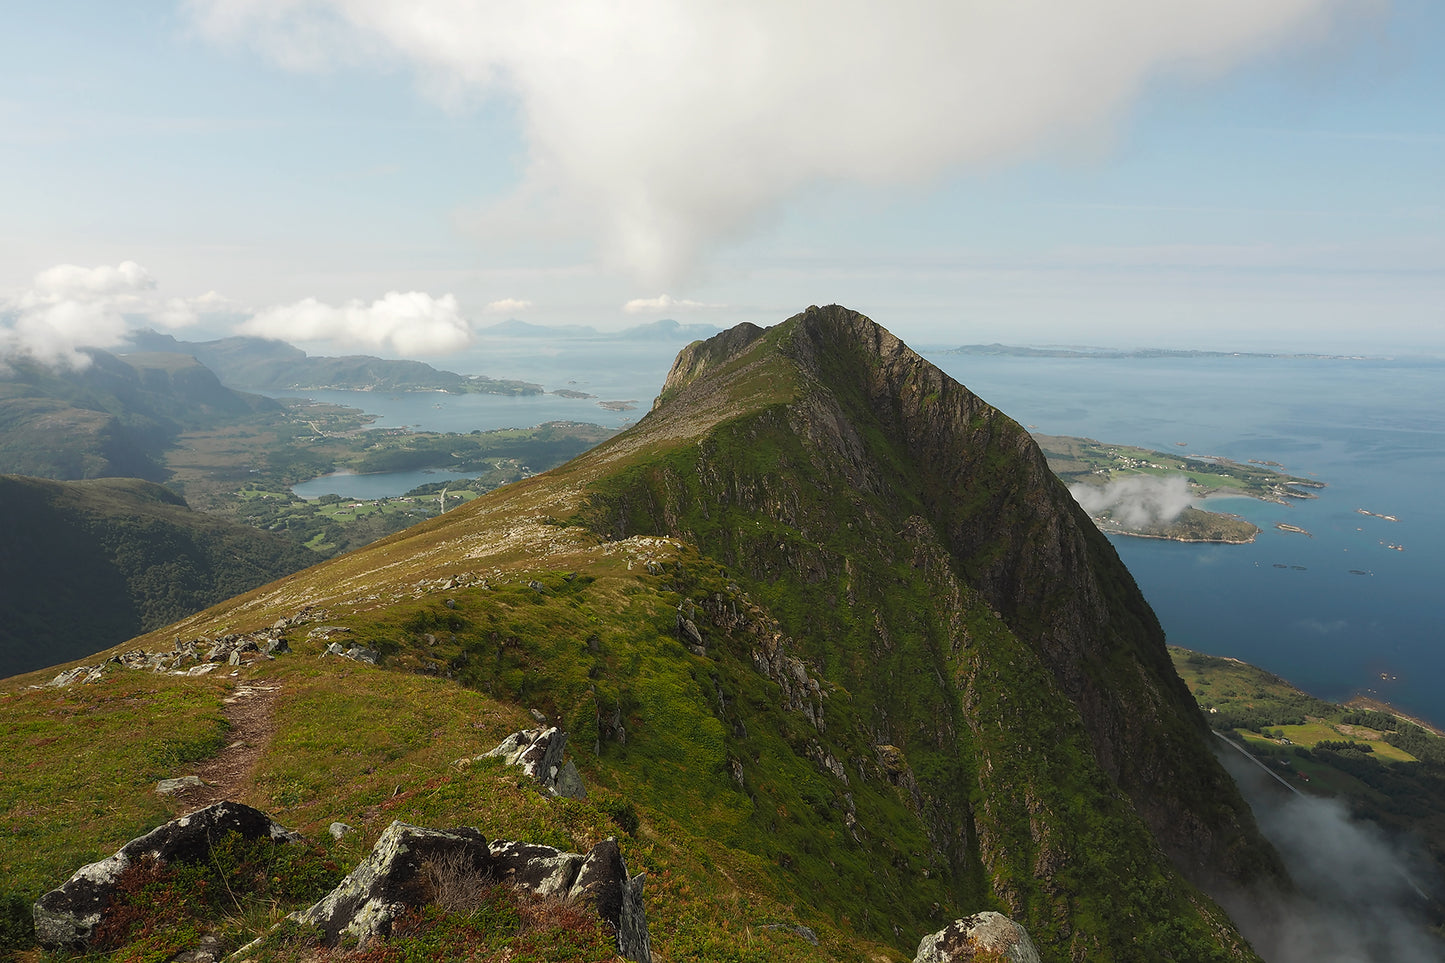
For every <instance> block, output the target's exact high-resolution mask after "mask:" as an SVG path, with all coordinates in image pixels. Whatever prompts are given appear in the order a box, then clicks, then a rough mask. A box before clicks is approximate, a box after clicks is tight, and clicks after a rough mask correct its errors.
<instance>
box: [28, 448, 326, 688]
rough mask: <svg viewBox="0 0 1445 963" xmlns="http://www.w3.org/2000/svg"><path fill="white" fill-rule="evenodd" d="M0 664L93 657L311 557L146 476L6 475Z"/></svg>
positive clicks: (293, 568)
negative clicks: (197, 508) (198, 507)
mask: <svg viewBox="0 0 1445 963" xmlns="http://www.w3.org/2000/svg"><path fill="white" fill-rule="evenodd" d="M0 531H3V532H4V533H5V535H4V538H5V545H4V553H3V555H0V584H3V585H4V586H5V590H4V592H3V594H0V674H5V675H9V674H12V673H15V672H19V671H25V670H28V669H31V668H34V667H35V666H40V665H51V664H54V663H57V662H63V661H67V660H69V659H74V658H77V657H79V656H83V655H87V654H89V653H91V652H95V651H97V650H99V649H102V648H105V647H106V646H109V645H114V644H116V643H118V642H121V641H123V640H125V639H128V638H131V637H132V636H134V635H136V634H138V633H140V632H143V631H146V630H147V629H153V628H156V627H158V626H161V625H165V624H167V623H169V622H172V621H174V620H175V619H177V618H179V617H181V616H183V615H186V614H188V613H191V612H195V611H197V610H199V609H201V608H204V607H205V606H207V605H209V604H212V603H214V602H216V601H218V600H220V599H223V598H229V597H230V596H232V595H235V594H237V593H238V592H243V591H245V590H247V589H249V588H252V587H254V586H256V585H259V584H262V583H265V582H268V581H270V580H272V579H274V578H276V577H278V576H280V575H283V574H285V573H287V572H293V571H296V570H297V569H300V568H304V567H305V566H307V565H309V564H311V563H312V561H314V557H313V556H312V555H311V553H309V552H307V551H306V550H304V549H302V548H301V547H300V546H297V545H293V544H291V543H289V542H287V541H285V540H283V539H281V538H279V537H277V536H275V535H271V534H269V533H267V532H260V531H257V530H255V529H253V528H249V527H247V526H243V525H239V524H235V523H232V522H227V521H224V520H221V519H217V518H213V517H211V516H208V515H203V514H201V513H200V512H194V511H191V510H190V509H188V508H187V507H186V506H185V504H184V503H183V502H181V501H180V499H179V498H178V497H177V496H175V495H174V494H172V493H171V492H169V491H167V490H166V489H164V488H161V487H160V486H159V485H154V484H152V483H150V482H144V481H140V480H137V479H127V478H108V479H93V480H89V481H76V482H54V481H47V480H43V479H37V478H23V477H19V476H15V475H0Z"/></svg>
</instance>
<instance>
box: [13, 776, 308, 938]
mask: <svg viewBox="0 0 1445 963" xmlns="http://www.w3.org/2000/svg"><path fill="white" fill-rule="evenodd" d="M232 832H235V833H239V834H240V835H241V836H242V837H244V838H246V839H270V840H273V841H275V842H278V843H289V842H295V841H297V840H299V839H300V838H301V837H300V836H298V835H296V833H294V832H292V831H291V830H289V829H286V828H285V827H283V826H280V825H278V824H277V823H275V822H274V821H272V819H271V817H270V816H267V815H266V814H265V813H263V812H261V811H260V810H259V809H252V808H251V807H250V806H243V805H242V804H240V803H236V802H229V801H228V802H219V803H216V804H215V805H212V806H207V807H206V808H205V809H198V810H196V811H195V812H193V813H188V814H187V815H184V816H181V817H179V818H177V819H173V820H171V821H170V822H168V823H166V824H164V825H162V826H158V827H156V828H155V829H153V830H151V831H150V832H148V833H146V834H145V835H144V836H140V837H138V838H136V839H132V840H131V841H130V842H128V843H126V844H125V845H124V846H122V847H121V848H120V849H119V850H117V851H116V853H115V854H114V855H112V856H109V857H107V858H105V859H103V860H101V861H100V862H98V863H91V864H89V865H88V866H82V867H81V868H80V869H78V870H76V871H75V875H73V876H71V877H70V879H69V880H67V881H66V882H65V884H64V885H62V886H60V887H59V888H58V889H53V890H51V891H50V892H48V893H46V894H45V895H44V896H42V897H40V899H39V900H37V901H36V902H35V937H36V939H37V940H38V941H39V942H40V943H41V944H42V945H44V946H47V947H50V948H57V947H78V948H83V947H84V946H85V945H86V944H87V943H88V942H89V941H90V938H91V935H92V934H93V933H94V931H95V927H96V925H97V924H98V923H99V922H100V918H101V914H103V913H104V912H105V910H106V908H107V907H108V906H109V905H110V900H111V896H112V894H113V893H114V892H115V885H116V882H117V881H118V880H119V879H120V875H121V874H122V873H123V872H125V870H126V867H128V866H130V864H131V863H133V862H135V861H136V860H138V859H141V858H142V857H145V856H149V857H151V858H152V859H155V860H156V861H158V862H160V863H169V862H173V861H182V862H197V861H200V860H202V859H205V858H207V857H208V855H209V854H210V850H211V843H212V841H213V840H217V839H220V838H221V837H223V836H225V835H226V834H227V833H232Z"/></svg>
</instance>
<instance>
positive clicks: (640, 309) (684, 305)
mask: <svg viewBox="0 0 1445 963" xmlns="http://www.w3.org/2000/svg"><path fill="white" fill-rule="evenodd" d="M720 307H722V305H721V304H708V303H706V302H703V301H689V300H687V299H686V298H675V297H673V296H672V295H670V294H659V295H658V296H657V297H655V298H633V299H632V300H631V301H628V302H627V303H626V304H624V305H623V306H622V310H623V311H626V312H627V313H628V314H642V313H644V312H648V311H698V310H703V309H706V308H720Z"/></svg>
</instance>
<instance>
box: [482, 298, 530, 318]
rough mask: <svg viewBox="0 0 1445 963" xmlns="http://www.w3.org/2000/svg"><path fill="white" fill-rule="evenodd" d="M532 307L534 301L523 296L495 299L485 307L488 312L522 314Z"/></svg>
mask: <svg viewBox="0 0 1445 963" xmlns="http://www.w3.org/2000/svg"><path fill="white" fill-rule="evenodd" d="M530 307H532V302H531V301H527V300H525V299H522V298H502V299H501V300H500V301H493V302H492V303H490V304H488V305H487V306H486V308H485V309H484V310H485V311H486V312H487V313H488V314H520V313H521V312H523V311H526V310H527V309H528V308H530Z"/></svg>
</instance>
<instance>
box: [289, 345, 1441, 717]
mask: <svg viewBox="0 0 1445 963" xmlns="http://www.w3.org/2000/svg"><path fill="white" fill-rule="evenodd" d="M679 347H680V345H657V344H640V345H639V344H617V343H601V344H599V343H596V342H573V343H568V342H557V343H549V344H548V345H547V346H546V347H545V348H542V347H541V346H540V345H538V344H537V343H535V342H524V341H518V342H515V343H513V344H511V345H510V346H509V347H508V348H507V350H506V351H505V352H499V351H496V350H492V351H490V352H489V353H488V354H487V355H486V356H485V357H473V358H459V359H455V360H453V361H451V362H450V363H446V364H444V365H443V366H444V367H449V368H451V369H452V370H458V371H464V372H467V373H485V374H488V375H490V376H492V377H514V378H523V379H525V380H530V381H536V382H540V383H542V384H544V385H545V386H546V387H547V388H549V389H554V388H562V387H572V388H575V389H578V390H584V391H590V392H592V393H594V394H597V395H599V396H600V397H602V398H606V399H624V400H635V401H636V402H637V406H638V407H637V410H636V411H634V412H628V413H620V414H619V413H614V412H608V411H605V410H603V409H600V408H597V407H596V405H595V402H592V401H585V400H570V399H562V398H558V397H556V396H553V395H547V396H541V397H540V398H531V399H525V398H524V399H517V398H507V397H499V396H490V395H467V396H437V395H433V394H417V395H412V394H407V395H399V396H387V395H385V394H382V393H375V392H325V393H318V394H317V395H316V397H322V398H324V399H325V400H328V401H335V402H339V403H344V404H351V405H353V406H355V407H360V408H362V409H364V410H366V411H369V412H372V413H374V414H377V415H378V416H379V420H378V421H377V424H378V425H379V426H381V425H410V426H413V427H416V428H421V429H428V430H438V431H471V430H474V429H482V430H486V429H488V428H499V427H510V426H526V425H531V424H537V423H540V422H542V421H548V420H554V419H559V418H561V419H566V420H576V421H590V422H593V423H597V424H604V425H608V426H610V427H623V426H625V424H627V423H630V421H631V420H633V419H634V418H640V417H641V416H642V415H643V414H644V413H645V412H646V411H647V409H648V407H649V406H650V404H651V400H652V398H653V396H654V395H656V393H657V391H658V389H659V388H660V387H661V384H662V381H663V378H664V377H665V375H666V373H667V369H668V366H669V364H670V363H671V360H672V358H673V356H674V354H675V352H676V350H677V349H678V348H679ZM922 353H923V354H925V356H927V357H928V358H929V360H931V361H933V362H934V363H936V364H938V365H939V367H941V368H943V370H945V371H946V372H948V373H949V374H950V375H952V376H953V377H954V378H956V379H958V380H959V381H961V382H963V383H964V384H965V385H967V386H968V387H969V388H970V389H972V390H973V391H974V392H975V393H976V394H978V395H979V396H981V397H982V398H983V399H984V400H985V401H988V402H989V403H990V404H993V405H995V406H996V407H998V408H1000V409H1002V410H1003V411H1004V412H1006V413H1007V414H1009V415H1010V416H1012V417H1013V418H1015V419H1016V420H1018V421H1019V422H1021V423H1023V424H1025V425H1027V426H1029V427H1030V428H1031V429H1033V430H1036V431H1038V432H1041V433H1044V434H1055V435H1081V436H1085V437H1091V438H1096V439H1099V440H1101V441H1108V442H1115V443H1119V444H1129V445H1139V446H1143V447H1148V448H1155V449H1159V450H1161V451H1168V452H1171V453H1177V454H1195V455H1220V456H1224V457H1227V458H1232V459H1234V460H1237V461H1248V460H1249V459H1257V460H1261V461H1275V462H1280V463H1281V464H1282V465H1283V466H1284V467H1283V469H1282V470H1284V471H1286V472H1288V473H1290V474H1293V475H1300V476H1304V477H1307V478H1313V479H1317V480H1319V481H1322V482H1325V483H1326V485H1327V487H1326V488H1324V489H1321V490H1319V491H1318V492H1317V493H1316V494H1318V496H1319V497H1317V498H1315V499H1310V500H1296V501H1291V502H1290V503H1289V504H1287V505H1274V504H1269V503H1265V502H1258V501H1253V500H1249V499H1230V500H1220V501H1212V502H1211V503H1210V504H1209V506H1207V507H1209V508H1211V509H1213V510H1222V511H1230V512H1235V513H1237V514H1241V515H1243V516H1245V517H1246V518H1248V519H1249V520H1250V521H1252V522H1254V523H1255V524H1256V525H1258V526H1259V527H1260V528H1262V529H1263V530H1264V531H1263V532H1262V533H1261V534H1260V536H1259V537H1258V539H1257V540H1256V541H1255V542H1254V543H1253V544H1250V545H1195V544H1183V543H1177V542H1167V541H1159V540H1151V539H1135V538H1127V537H1115V538H1113V539H1112V541H1113V544H1114V546H1115V547H1116V549H1117V550H1118V551H1119V554H1120V556H1121V557H1122V558H1123V559H1124V561H1125V563H1126V564H1127V565H1128V566H1129V568H1130V570H1131V571H1132V572H1133V573H1134V577H1135V579H1136V580H1137V581H1138V583H1139V587H1140V588H1141V589H1142V590H1143V592H1144V595H1145V597H1146V598H1148V600H1149V602H1150V603H1151V604H1152V605H1153V607H1154V610H1155V611H1156V612H1157V613H1158V615H1159V619H1160V621H1161V622H1162V623H1163V625H1164V628H1165V631H1166V633H1167V634H1168V637H1169V640H1170V641H1171V642H1172V643H1175V644H1178V645H1183V646H1187V647H1189V648H1192V649H1198V650H1200V651H1203V652H1208V653H1211V654H1215V655H1226V656H1233V657H1235V658H1239V659H1243V660H1245V661H1247V662H1251V663H1254V664H1256V665H1259V666H1261V667H1263V668H1265V669H1268V670H1270V671H1272V672H1275V673H1277V674H1278V675H1281V676H1283V677H1284V678H1286V679H1288V680H1289V681H1290V682H1292V683H1294V684H1295V685H1298V686H1299V687H1301V688H1303V689H1305V690H1306V691H1309V692H1311V693H1314V694H1315V695H1318V696H1320V697H1322V698H1326V699H1331V700H1337V701H1343V700H1345V699H1348V698H1349V697H1350V696H1352V695H1355V694H1357V693H1361V694H1366V695H1369V696H1372V697H1374V698H1378V699H1382V700H1384V701H1387V702H1389V703H1391V704H1393V705H1395V706H1396V707H1398V708H1399V709H1401V710H1402V711H1405V712H1407V713H1410V714H1413V715H1417V716H1420V717H1422V718H1425V719H1427V720H1429V721H1431V722H1434V723H1436V724H1441V725H1445V614H1442V612H1445V607H1442V603H1445V583H1442V575H1445V503H1442V500H1441V499H1440V497H1439V487H1440V484H1441V482H1442V480H1445V362H1442V361H1440V360H1359V359H1350V360H1323V359H1307V358H1283V357H1281V358H1262V357H1249V356H1244V357H1224V358H1219V357H1204V358H1130V359H1117V358H1015V357H983V356H970V355H950V354H945V353H942V352H941V351H928V350H924V351H923V352H922ZM437 405H440V407H437ZM1181 442H1182V443H1183V444H1182V445H1181V444H1180V443H1181ZM356 477H357V478H358V479H360V478H372V479H375V482H373V483H372V485H373V487H375V490H377V491H379V492H380V493H381V494H400V493H401V492H402V491H405V490H406V489H405V488H398V489H397V490H395V491H392V490H385V491H383V490H382V488H384V487H385V486H384V485H382V486H381V487H376V485H378V484H379V483H380V478H378V476H356ZM441 477H443V476H441V475H437V476H434V477H433V478H432V479H431V480H440V479H441ZM419 483H421V482H416V481H413V480H411V479H409V478H408V479H396V480H395V485H393V486H392V487H393V488H395V487H396V485H406V486H407V487H410V486H411V485H413V484H419ZM338 493H340V494H346V493H344V492H338ZM357 494H358V495H359V494H360V493H359V492H358V493H357ZM1359 509H1364V510H1366V511H1369V512H1373V513H1375V515H1364V514H1361V513H1360V512H1359V511H1358V510H1359ZM1377 515H1391V516H1394V517H1395V518H1397V519H1398V521H1393V522H1392V521H1387V520H1385V519H1382V518H1379V517H1376V516H1377ZM1281 522H1283V523H1285V524H1288V525H1292V526H1295V527H1297V528H1302V529H1304V530H1305V531H1307V532H1309V533H1310V534H1309V535H1302V534H1297V533H1293V532H1286V531H1281V530H1279V529H1277V528H1276V527H1275V525H1276V524H1277V523H1281ZM1392 545H1394V546H1399V548H1398V549H1395V548H1391V547H1389V546H1392ZM1356 573H1364V574H1356Z"/></svg>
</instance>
